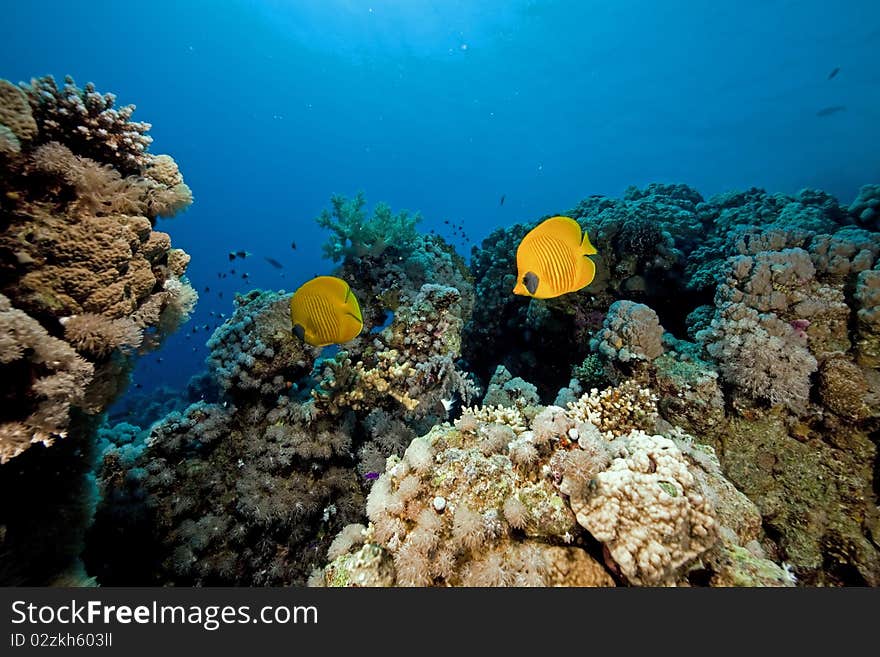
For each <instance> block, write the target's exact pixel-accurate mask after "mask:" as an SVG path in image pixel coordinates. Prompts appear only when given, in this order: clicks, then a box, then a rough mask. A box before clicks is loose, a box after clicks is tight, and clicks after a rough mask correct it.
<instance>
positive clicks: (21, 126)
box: [0, 79, 37, 142]
mask: <svg viewBox="0 0 880 657" xmlns="http://www.w3.org/2000/svg"><path fill="white" fill-rule="evenodd" d="M0 125H4V126H6V127H7V128H8V129H9V130H10V131H11V132H12V133H13V135H14V136H15V137H16V139H17V140H18V141H19V142H22V141H31V140H32V139H33V138H34V137H36V136H37V123H36V121H34V117H33V115H32V114H31V108H30V106H29V104H28V100H27V97H26V96H25V95H24V93H23V92H22V90H21V89H19V88H18V87H16V86H15V85H14V84H12V83H11V82H9V81H8V80H2V79H0Z"/></svg>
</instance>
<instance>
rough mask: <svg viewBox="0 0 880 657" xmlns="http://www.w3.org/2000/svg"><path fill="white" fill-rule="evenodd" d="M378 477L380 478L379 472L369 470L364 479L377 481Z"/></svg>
mask: <svg viewBox="0 0 880 657" xmlns="http://www.w3.org/2000/svg"><path fill="white" fill-rule="evenodd" d="M378 478H379V473H378V472H367V473H366V474H365V475H364V479H367V480H369V481H375V480H376V479H378Z"/></svg>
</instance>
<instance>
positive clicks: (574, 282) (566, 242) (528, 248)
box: [513, 217, 596, 299]
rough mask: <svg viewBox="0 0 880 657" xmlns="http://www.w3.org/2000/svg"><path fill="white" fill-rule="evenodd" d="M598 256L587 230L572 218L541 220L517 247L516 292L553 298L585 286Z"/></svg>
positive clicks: (527, 295) (514, 290)
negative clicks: (594, 260) (593, 259)
mask: <svg viewBox="0 0 880 657" xmlns="http://www.w3.org/2000/svg"><path fill="white" fill-rule="evenodd" d="M591 255H596V249H595V247H594V246H593V245H592V244H590V238H589V237H587V234H586V232H584V233H582V232H581V227H580V225H579V224H578V222H576V221H575V220H574V219H572V218H570V217H551V218H550V219H547V220H545V221H542V222H541V223H540V224H538V225H537V226H536V227H535V228H533V229H532V230H531V231H529V233H528V234H527V235H526V236H525V237H524V238H523V239H522V242H520V243H519V248H517V250H516V268H517V275H516V276H517V281H516V287H515V288H513V293H514V294H521V295H522V296H526V297H534V298H536V299H550V298H552V297H558V296H561V295H563V294H568V293H569V292H576V291H577V290H580V289H581V288H583V287H586V286H587V285H589V284H590V282H591V281H592V280H593V277H594V276H595V275H596V264H595V263H594V262H593V261H592V260H591V259H590V258H589V257H588V256H591Z"/></svg>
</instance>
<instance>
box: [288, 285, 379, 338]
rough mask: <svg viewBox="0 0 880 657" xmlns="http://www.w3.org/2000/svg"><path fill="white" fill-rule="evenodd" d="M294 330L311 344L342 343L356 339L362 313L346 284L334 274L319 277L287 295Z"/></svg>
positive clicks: (362, 325)
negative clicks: (290, 295) (291, 294)
mask: <svg viewBox="0 0 880 657" xmlns="http://www.w3.org/2000/svg"><path fill="white" fill-rule="evenodd" d="M290 321H291V323H292V324H293V333H294V335H296V336H298V337H299V338H300V339H301V340H303V341H305V342H307V343H308V344H310V345H312V346H313V347H325V346H327V345H330V344H341V343H343V342H348V341H349V340H353V339H354V338H356V337H357V336H358V335H359V334H360V332H361V329H363V327H364V319H363V315H361V308H360V306H359V305H358V301H357V298H356V297H355V296H354V292H352V291H351V288H350V287H349V285H348V283H346V282H345V281H344V280H342V279H341V278H336V277H335V276H318V277H317V278H313V279H312V280H310V281H309V282H308V283H304V284H303V285H302V286H300V288H299V289H298V290H297V291H296V292H294V293H293V296H292V297H290Z"/></svg>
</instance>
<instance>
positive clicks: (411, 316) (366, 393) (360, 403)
mask: <svg viewBox="0 0 880 657" xmlns="http://www.w3.org/2000/svg"><path fill="white" fill-rule="evenodd" d="M460 299H461V295H460V293H459V292H458V290H457V289H456V288H453V287H446V286H442V285H435V284H425V285H423V286H422V288H421V289H420V290H419V293H418V294H417V295H416V296H415V297H414V298H413V300H412V302H411V303H410V304H407V305H404V306H400V307H399V308H398V310H397V312H396V313H395V316H394V321H393V322H392V323H391V324H390V325H389V326H388V327H386V328H385V329H384V330H383V331H381V332H380V333H378V334H373V335H372V344H369V345H368V346H367V347H366V348H365V349H363V351H361V358H360V359H359V360H354V359H353V358H352V357H351V354H350V353H349V352H348V351H342V352H340V353H338V354H337V355H336V356H335V357H334V358H333V359H332V360H328V361H324V362H323V365H322V368H323V372H322V374H321V379H320V383H319V385H318V387H317V388H316V389H315V390H314V391H313V393H312V394H313V396H314V398H315V400H316V404H317V406H318V407H319V408H321V409H323V410H324V411H326V412H329V413H338V412H340V411H343V410H345V409H354V410H370V409H372V408H383V407H387V406H388V401H389V400H393V402H392V407H393V406H394V403H396V404H400V405H401V406H402V407H403V408H404V409H406V411H411V412H413V413H414V414H415V415H425V414H427V413H435V414H436V413H437V407H438V406H440V405H441V404H442V402H441V400H442V399H444V398H449V397H451V396H453V395H454V394H456V393H458V394H461V395H462V396H464V397H465V398H466V401H468V400H469V399H470V397H471V395H472V394H473V392H474V391H473V386H472V384H471V383H470V382H469V381H468V379H467V378H466V376H465V374H464V373H463V372H461V371H460V370H459V369H458V368H457V367H456V366H455V362H454V359H455V358H456V357H457V356H458V350H459V348H460V331H461V323H462V322H461V315H460V313H461V304H460ZM354 348H355V349H357V344H355V346H354ZM443 416H444V417H445V411H444V412H443Z"/></svg>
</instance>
